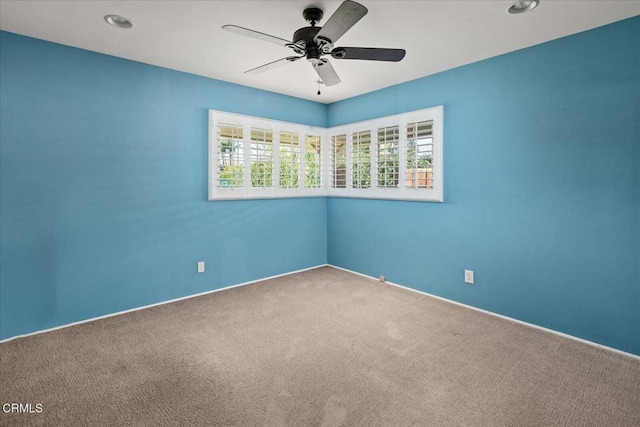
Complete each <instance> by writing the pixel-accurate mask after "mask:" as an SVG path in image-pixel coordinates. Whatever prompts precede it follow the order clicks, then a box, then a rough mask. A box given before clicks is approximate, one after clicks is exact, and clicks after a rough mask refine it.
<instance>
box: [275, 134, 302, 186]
mask: <svg viewBox="0 0 640 427" xmlns="http://www.w3.org/2000/svg"><path fill="white" fill-rule="evenodd" d="M299 178H300V135H298V134H297V133H293V132H280V188H298V187H299V186H300V182H299V181H300V179H299Z"/></svg>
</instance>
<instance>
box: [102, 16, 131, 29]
mask: <svg viewBox="0 0 640 427" xmlns="http://www.w3.org/2000/svg"><path fill="white" fill-rule="evenodd" d="M104 20H105V21H107V24H109V25H113V26H114V27H118V28H131V27H133V22H131V20H130V19H127V18H125V17H124V16H120V15H106V16H105V17H104Z"/></svg>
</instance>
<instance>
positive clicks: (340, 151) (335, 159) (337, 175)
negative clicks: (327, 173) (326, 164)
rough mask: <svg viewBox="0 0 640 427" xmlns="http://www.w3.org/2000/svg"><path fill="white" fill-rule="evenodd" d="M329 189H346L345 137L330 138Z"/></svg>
mask: <svg viewBox="0 0 640 427" xmlns="http://www.w3.org/2000/svg"><path fill="white" fill-rule="evenodd" d="M331 187H332V188H347V135H336V136H332V137H331Z"/></svg>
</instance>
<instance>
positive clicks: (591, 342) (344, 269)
mask: <svg viewBox="0 0 640 427" xmlns="http://www.w3.org/2000/svg"><path fill="white" fill-rule="evenodd" d="M329 267H332V268H335V269H337V270H342V271H346V272H348V273H352V274H357V275H358V276H362V277H366V278H367V279H371V280H375V281H379V279H378V278H376V277H373V276H369V275H366V274H362V273H358V272H357V271H353V270H349V269H347V268H343V267H338V266H336V265H332V264H329ZM384 283H386V284H387V285H391V286H395V287H398V288H401V289H405V290H407V291H411V292H416V293H418V294H421V295H425V296H428V297H431V298H435V299H438V300H440V301H445V302H448V303H451V304H455V305H459V306H462V307H465V308H470V309H471V310H475V311H479V312H481V313H485V314H490V315H491V316H495V317H499V318H501V319H505V320H509V321H511V322H515V323H519V324H521V325H524V326H528V327H530V328H535V329H539V330H542V331H545V332H550V333H552V334H555V335H560V336H561V337H564V338H569V339H571V340H574V341H579V342H581V343H583V344H587V345H590V346H593V347H598V348H601V349H604V350H607V351H612V352H614V353H618V354H621V355H623V356H627V357H631V358H632V359H636V360H640V356H639V355H637V354H633V353H628V352H626V351H622V350H618V349H617V348H613V347H608V346H606V345H602V344H598V343H596V342H593V341H589V340H585V339H583V338H578V337H576V336H573V335H569V334H565V333H563V332H559V331H555V330H553V329H549V328H545V327H543V326H538V325H536V324H533V323H528V322H525V321H522V320H518V319H514V318H513V317H508V316H505V315H502V314H498V313H494V312H493V311H489V310H484V309H482V308H478V307H474V306H472V305H467V304H463V303H461V302H457V301H453V300H450V299H447V298H443V297H439V296H437V295H433V294H430V293H427V292H423V291H419V290H417V289H412V288H409V287H406V286H403V285H399V284H397V283H392V282H387V281H385V282H384Z"/></svg>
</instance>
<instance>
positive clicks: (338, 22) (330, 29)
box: [313, 0, 368, 43]
mask: <svg viewBox="0 0 640 427" xmlns="http://www.w3.org/2000/svg"><path fill="white" fill-rule="evenodd" d="M367 12H368V10H367V8H366V7H364V6H363V5H361V4H360V3H356V2H354V1H350V0H346V1H345V2H343V3H342V4H341V5H340V7H338V10H336V11H335V13H334V14H333V15H331V18H329V20H328V21H327V22H326V23H325V24H324V26H323V27H322V29H321V30H320V31H319V32H318V34H316V36H315V37H314V39H313V40H314V41H315V42H316V43H317V42H318V40H319V39H321V40H329V41H330V42H331V43H335V42H336V41H337V40H338V39H339V38H340V37H342V35H343V34H344V33H346V32H347V31H348V30H349V28H351V27H353V26H354V25H355V24H356V22H358V21H359V20H360V19H362V17H363V16H364V15H366V14H367Z"/></svg>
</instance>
